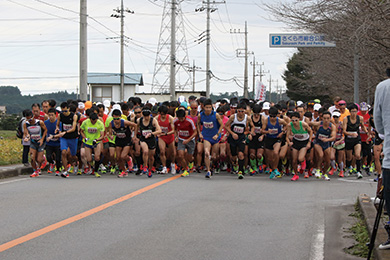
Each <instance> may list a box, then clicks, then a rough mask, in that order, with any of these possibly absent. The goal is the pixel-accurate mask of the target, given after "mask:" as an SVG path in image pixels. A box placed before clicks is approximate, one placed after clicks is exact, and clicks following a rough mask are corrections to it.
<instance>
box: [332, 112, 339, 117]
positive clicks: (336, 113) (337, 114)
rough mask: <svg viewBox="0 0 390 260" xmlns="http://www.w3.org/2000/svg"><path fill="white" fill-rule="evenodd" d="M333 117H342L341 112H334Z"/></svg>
mask: <svg viewBox="0 0 390 260" xmlns="http://www.w3.org/2000/svg"><path fill="white" fill-rule="evenodd" d="M332 116H338V117H340V116H341V114H340V112H339V111H334V112H333V114H332Z"/></svg>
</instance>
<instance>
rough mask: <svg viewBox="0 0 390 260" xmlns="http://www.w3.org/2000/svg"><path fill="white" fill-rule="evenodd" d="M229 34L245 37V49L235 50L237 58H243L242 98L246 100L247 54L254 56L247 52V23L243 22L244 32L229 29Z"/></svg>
mask: <svg viewBox="0 0 390 260" xmlns="http://www.w3.org/2000/svg"><path fill="white" fill-rule="evenodd" d="M230 33H232V34H244V35H245V48H244V49H243V50H242V49H237V57H244V58H245V65H244V66H245V68H244V98H248V97H249V94H248V54H254V53H253V52H248V27H247V22H246V21H245V31H244V32H241V31H240V30H238V31H237V30H232V29H230ZM241 51H244V56H242V53H241Z"/></svg>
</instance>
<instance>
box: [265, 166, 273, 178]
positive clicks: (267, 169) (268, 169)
mask: <svg viewBox="0 0 390 260" xmlns="http://www.w3.org/2000/svg"><path fill="white" fill-rule="evenodd" d="M270 171H271V169H270V168H268V167H267V168H266V169H265V172H264V173H265V174H269V173H270ZM270 179H272V178H270Z"/></svg>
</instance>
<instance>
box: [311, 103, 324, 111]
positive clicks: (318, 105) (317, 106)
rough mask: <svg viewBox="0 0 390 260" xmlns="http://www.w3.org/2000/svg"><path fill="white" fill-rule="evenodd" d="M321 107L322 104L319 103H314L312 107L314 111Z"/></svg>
mask: <svg viewBox="0 0 390 260" xmlns="http://www.w3.org/2000/svg"><path fill="white" fill-rule="evenodd" d="M321 107H322V106H321V105H320V104H314V107H313V109H314V111H318V110H320V108H321Z"/></svg>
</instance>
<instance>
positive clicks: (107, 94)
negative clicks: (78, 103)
mask: <svg viewBox="0 0 390 260" xmlns="http://www.w3.org/2000/svg"><path fill="white" fill-rule="evenodd" d="M106 99H108V100H110V101H111V99H112V87H92V101H94V102H103V101H104V100H106Z"/></svg>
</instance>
